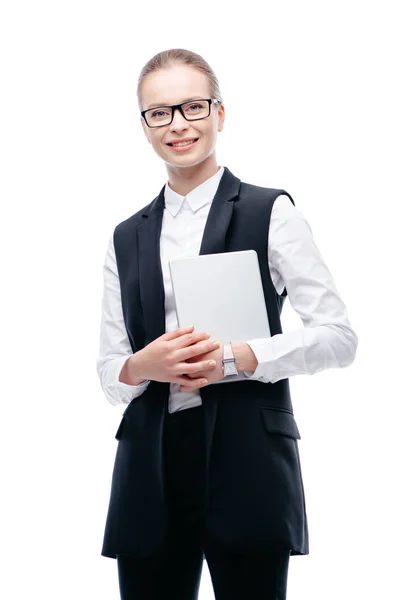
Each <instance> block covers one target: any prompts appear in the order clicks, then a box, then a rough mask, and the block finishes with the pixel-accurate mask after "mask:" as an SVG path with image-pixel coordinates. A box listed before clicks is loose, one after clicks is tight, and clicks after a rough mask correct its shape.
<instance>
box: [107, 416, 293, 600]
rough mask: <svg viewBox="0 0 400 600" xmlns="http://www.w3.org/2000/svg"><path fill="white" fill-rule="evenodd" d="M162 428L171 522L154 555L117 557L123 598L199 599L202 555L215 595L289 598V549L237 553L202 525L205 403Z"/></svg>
mask: <svg viewBox="0 0 400 600" xmlns="http://www.w3.org/2000/svg"><path fill="white" fill-rule="evenodd" d="M164 433H165V435H164V451H165V452H164V456H165V476H166V491H167V499H168V505H169V509H170V515H171V522H170V527H169V530H168V534H167V536H166V539H165V542H164V545H163V547H162V548H161V549H160V550H159V551H158V552H157V553H156V554H154V555H153V556H151V557H146V558H138V557H133V556H128V555H121V554H120V555H118V556H117V564H118V578H119V588H120V594H121V600H169V599H171V600H172V599H173V600H197V598H198V591H199V587H200V579H201V573H202V568H203V560H204V559H205V560H206V561H207V565H208V568H209V571H210V576H211V581H212V585H213V589H214V595H215V599H216V600H239V599H240V600H285V599H286V587H287V576H288V567H289V558H290V551H289V550H288V551H287V552H284V553H282V552H280V553H279V552H276V553H274V552H269V553H266V552H264V553H257V554H254V553H253V554H238V553H234V552H231V551H229V550H228V549H226V548H225V547H222V546H221V545H220V544H218V543H217V541H215V540H213V539H210V537H209V535H208V533H207V535H206V533H205V532H204V530H203V514H204V503H205V486H204V483H205V449H204V415H203V405H201V406H196V407H194V408H188V409H185V410H180V411H178V412H175V413H171V414H170V413H168V414H167V415H166V421H165V431H164Z"/></svg>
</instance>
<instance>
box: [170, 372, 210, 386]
mask: <svg viewBox="0 0 400 600" xmlns="http://www.w3.org/2000/svg"><path fill="white" fill-rule="evenodd" d="M173 383H178V384H179V385H180V386H183V387H186V388H187V390H195V389H197V388H198V387H204V386H205V385H207V384H208V380H207V379H206V378H205V377H201V378H196V379H188V378H186V377H185V376H184V375H181V376H177V377H175V378H174V380H173Z"/></svg>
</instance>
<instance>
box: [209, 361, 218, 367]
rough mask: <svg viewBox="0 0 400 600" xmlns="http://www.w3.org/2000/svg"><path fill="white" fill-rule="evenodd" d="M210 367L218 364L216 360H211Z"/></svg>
mask: <svg viewBox="0 0 400 600" xmlns="http://www.w3.org/2000/svg"><path fill="white" fill-rule="evenodd" d="M208 364H209V366H210V367H215V365H216V364H217V363H216V362H215V360H210V362H209V363H208Z"/></svg>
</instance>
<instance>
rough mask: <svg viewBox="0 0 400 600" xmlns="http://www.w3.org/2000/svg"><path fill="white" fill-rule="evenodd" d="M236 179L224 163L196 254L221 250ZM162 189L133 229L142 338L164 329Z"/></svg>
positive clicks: (148, 338)
mask: <svg viewBox="0 0 400 600" xmlns="http://www.w3.org/2000/svg"><path fill="white" fill-rule="evenodd" d="M239 186H240V179H238V178H237V177H235V176H234V175H233V174H232V173H231V172H230V171H229V169H227V167H225V170H224V174H223V176H222V177H221V181H220V183H219V186H218V189H217V191H216V194H215V196H214V198H213V201H212V204H211V208H210V212H209V214H208V218H207V222H206V225H205V228H204V234H203V238H202V243H201V247H200V254H217V253H219V252H225V237H226V232H227V230H228V227H229V223H230V220H231V217H232V212H233V204H234V203H233V200H235V199H237V197H238V194H239ZM164 189H165V185H164V186H163V188H162V189H161V191H160V193H159V195H158V196H157V198H155V199H154V201H153V202H152V203H151V205H150V207H149V210H148V211H147V213H144V214H143V215H142V217H143V223H142V224H141V226H140V227H138V229H137V237H138V259H139V285H140V297H141V302H142V308H143V315H144V326H145V331H146V342H147V343H149V342H152V341H153V340H155V339H156V338H158V337H159V336H160V335H162V334H163V333H165V307H164V302H165V297H164V284H163V277H162V267H161V259H160V233H161V226H162V219H163V212H164Z"/></svg>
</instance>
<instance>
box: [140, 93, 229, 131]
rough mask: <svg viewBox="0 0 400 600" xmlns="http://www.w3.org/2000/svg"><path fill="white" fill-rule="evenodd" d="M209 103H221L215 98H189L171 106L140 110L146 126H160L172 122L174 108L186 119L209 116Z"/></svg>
mask: <svg viewBox="0 0 400 600" xmlns="http://www.w3.org/2000/svg"><path fill="white" fill-rule="evenodd" d="M211 104H221V100H217V99H216V98H201V99H200V100H190V101H189V102H182V104H173V105H172V106H154V107H153V108H148V109H147V110H143V111H141V112H140V114H141V115H142V117H143V118H144V120H145V121H146V124H147V126H148V127H162V126H163V125H169V124H170V123H172V121H173V118H174V114H175V110H176V109H178V110H179V111H180V113H181V115H182V116H183V117H184V118H185V119H186V120H187V121H199V120H200V119H206V118H207V117H209V116H210V112H211Z"/></svg>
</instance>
